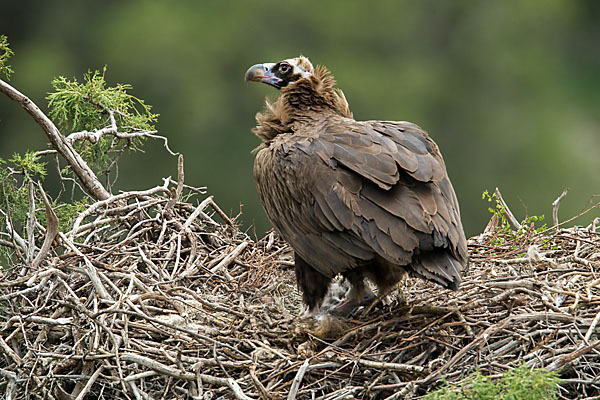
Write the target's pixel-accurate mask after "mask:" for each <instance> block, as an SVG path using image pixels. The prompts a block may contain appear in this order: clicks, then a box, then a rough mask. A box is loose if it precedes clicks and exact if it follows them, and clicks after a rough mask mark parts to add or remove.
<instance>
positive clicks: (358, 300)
mask: <svg viewBox="0 0 600 400" xmlns="http://www.w3.org/2000/svg"><path fill="white" fill-rule="evenodd" d="M376 299H377V296H375V293H373V291H372V290H371V289H370V288H369V287H368V286H367V285H366V284H365V283H364V282H363V281H362V280H360V281H358V282H355V283H354V284H353V285H352V288H351V289H350V291H349V292H348V294H347V295H346V298H345V299H344V301H342V302H341V303H340V304H338V305H337V306H335V307H334V308H332V309H331V310H330V311H329V312H330V314H332V315H335V316H340V317H349V316H350V315H351V314H352V313H353V312H354V311H356V310H357V309H359V308H360V307H364V306H367V305H369V304H371V303H372V302H373V300H376Z"/></svg>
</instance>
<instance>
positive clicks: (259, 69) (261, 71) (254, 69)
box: [246, 63, 283, 89]
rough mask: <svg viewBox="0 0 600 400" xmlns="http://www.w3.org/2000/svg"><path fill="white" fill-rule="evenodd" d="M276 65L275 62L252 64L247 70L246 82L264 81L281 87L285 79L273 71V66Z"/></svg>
mask: <svg viewBox="0 0 600 400" xmlns="http://www.w3.org/2000/svg"><path fill="white" fill-rule="evenodd" d="M274 65H275V64H272V63H265V64H256V65H253V66H251V67H250V68H249V69H248V71H246V82H248V81H253V82H262V83H266V84H267V85H271V86H273V87H274V88H277V89H281V84H282V83H283V79H280V78H278V77H276V76H275V74H273V73H272V72H271V68H273V66H274Z"/></svg>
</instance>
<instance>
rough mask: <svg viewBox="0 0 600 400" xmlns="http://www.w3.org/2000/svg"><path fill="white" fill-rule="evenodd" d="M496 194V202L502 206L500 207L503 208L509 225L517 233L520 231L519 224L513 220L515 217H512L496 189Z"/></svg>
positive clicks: (498, 190)
mask: <svg viewBox="0 0 600 400" xmlns="http://www.w3.org/2000/svg"><path fill="white" fill-rule="evenodd" d="M494 193H495V194H496V199H497V200H498V202H499V203H500V204H501V205H502V207H503V208H504V212H505V214H506V217H507V218H508V221H509V222H510V224H511V225H512V226H513V227H514V228H515V229H516V230H517V231H518V230H519V229H521V224H520V223H519V221H518V220H517V219H516V218H515V216H514V215H513V213H512V212H511V211H510V208H508V204H506V202H505V201H504V199H503V198H502V194H500V189H498V188H496V191H495V192H494Z"/></svg>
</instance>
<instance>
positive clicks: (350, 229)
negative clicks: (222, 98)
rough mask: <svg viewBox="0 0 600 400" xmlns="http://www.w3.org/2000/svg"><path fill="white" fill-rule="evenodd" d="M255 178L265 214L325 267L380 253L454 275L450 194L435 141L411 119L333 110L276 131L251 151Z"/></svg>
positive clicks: (461, 249)
mask: <svg viewBox="0 0 600 400" xmlns="http://www.w3.org/2000/svg"><path fill="white" fill-rule="evenodd" d="M313 128H314V127H313ZM263 153H264V154H263ZM255 179H256V182H257V186H258V189H259V195H260V197H261V200H262V201H263V204H264V205H265V210H266V211H267V215H268V216H269V219H270V220H271V222H272V223H273V224H274V226H275V227H276V228H277V230H278V231H279V232H280V234H281V235H282V237H283V238H284V239H285V240H287V241H288V242H289V243H290V244H291V245H292V247H293V248H294V250H295V251H296V252H297V253H298V254H299V255H300V256H301V257H302V258H303V259H304V260H305V261H306V262H307V263H309V264H310V265H311V266H313V267H314V268H315V269H316V270H317V271H319V272H321V273H322V274H323V275H325V276H328V277H331V276H333V275H335V274H336V273H339V272H343V271H345V270H348V269H351V268H356V267H358V266H360V265H363V264H364V263H365V262H369V260H371V259H373V258H374V257H376V256H380V257H383V258H384V259H386V260H388V261H389V262H391V263H394V264H397V265H403V266H406V265H410V266H411V268H412V269H413V270H414V273H415V274H416V275H419V276H421V277H424V278H426V279H430V280H434V281H436V282H439V283H442V284H444V285H445V286H452V285H453V284H455V283H456V282H459V280H460V273H461V272H462V271H463V270H464V265H465V264H466V259H467V258H466V257H467V255H466V241H465V239H464V233H463V231H462V225H461V223H460V213H459V210H458V202H457V201H456V196H455V194H454V190H453V189H452V186H451V184H450V181H449V180H448V178H447V175H446V169H445V165H444V162H443V159H442V157H441V155H440V154H439V151H438V148H437V146H436V145H435V143H434V142H433V141H432V140H431V139H430V138H429V137H428V136H427V134H426V133H425V132H424V131H422V130H421V129H420V128H419V127H418V126H416V125H414V124H410V123H405V122H400V123H396V122H377V121H368V122H356V121H352V120H348V119H340V120H337V121H332V122H329V123H327V124H324V125H323V126H321V127H320V129H319V130H318V132H315V131H314V130H313V131H310V132H295V133H294V134H288V135H278V136H277V137H276V138H275V139H274V140H273V142H272V143H271V144H270V146H269V147H267V148H264V149H262V150H261V151H259V153H258V154H257V160H256V162H255ZM274 182H275V183H274ZM275 192H277V193H275ZM289 198H292V199H295V202H294V203H293V204H294V206H292V207H290V202H289ZM286 199H287V200H286ZM442 249H446V250H443V251H442ZM447 250H450V253H448V252H447Z"/></svg>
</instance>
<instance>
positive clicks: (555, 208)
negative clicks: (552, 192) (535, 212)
mask: <svg viewBox="0 0 600 400" xmlns="http://www.w3.org/2000/svg"><path fill="white" fill-rule="evenodd" d="M568 191H569V188H565V190H563V192H562V193H561V195H560V196H558V197H557V198H556V200H554V201H553V202H552V223H553V224H554V226H556V230H557V231H558V207H559V206H560V202H561V201H562V199H563V198H564V197H565V196H566V195H567V192H568Z"/></svg>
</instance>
